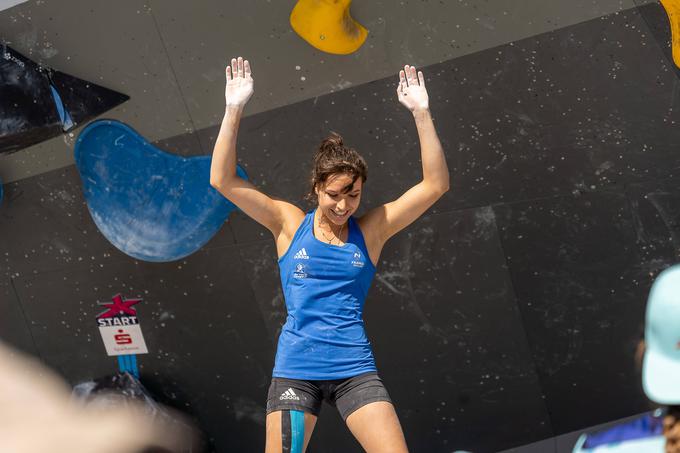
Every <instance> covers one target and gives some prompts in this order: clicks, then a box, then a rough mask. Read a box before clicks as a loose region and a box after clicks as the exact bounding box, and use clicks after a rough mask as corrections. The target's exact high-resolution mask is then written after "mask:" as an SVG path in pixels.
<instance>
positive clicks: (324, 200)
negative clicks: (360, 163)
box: [315, 173, 363, 225]
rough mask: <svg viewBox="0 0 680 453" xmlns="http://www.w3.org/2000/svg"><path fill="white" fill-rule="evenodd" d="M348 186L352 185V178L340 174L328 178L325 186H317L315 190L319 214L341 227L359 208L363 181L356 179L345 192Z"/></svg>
mask: <svg viewBox="0 0 680 453" xmlns="http://www.w3.org/2000/svg"><path fill="white" fill-rule="evenodd" d="M350 184H352V177H351V176H350V175H348V174H345V173H340V174H336V175H331V176H329V177H328V179H327V180H326V184H325V185H323V186H317V188H316V189H315V191H316V194H317V195H318V197H319V208H321V212H322V213H323V215H324V216H325V217H326V218H327V219H328V220H330V221H331V222H333V223H334V224H336V225H343V224H344V223H345V222H347V219H348V218H349V216H351V215H352V214H353V213H355V212H356V210H357V209H358V208H359V202H360V201H361V188H362V185H363V181H362V180H361V178H357V180H356V181H355V182H354V186H353V187H352V188H351V189H350V190H349V191H347V187H348V186H349V185H350ZM346 191H347V192H346Z"/></svg>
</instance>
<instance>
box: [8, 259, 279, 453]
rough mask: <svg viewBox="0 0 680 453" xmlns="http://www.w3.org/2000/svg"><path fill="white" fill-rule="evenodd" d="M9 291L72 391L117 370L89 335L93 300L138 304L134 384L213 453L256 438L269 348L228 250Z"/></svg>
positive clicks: (69, 273) (56, 276)
mask: <svg viewBox="0 0 680 453" xmlns="http://www.w3.org/2000/svg"><path fill="white" fill-rule="evenodd" d="M17 286H18V291H19V294H20V296H21V297H22V300H24V301H25V305H26V312H27V315H28V316H29V318H30V319H31V320H32V321H33V333H34V336H35V339H36V343H37V346H38V349H39V350H40V353H41V356H42V357H43V359H44V360H45V362H46V363H47V364H48V365H50V366H51V367H53V368H55V369H56V370H58V371H59V372H60V373H61V374H62V375H64V376H65V377H66V378H67V379H68V380H69V381H70V382H72V383H75V382H80V381H84V380H88V379H91V378H95V377H100V376H103V375H106V374H110V373H112V372H114V371H116V370H117V362H116V359H115V358H111V357H107V356H106V353H105V350H104V345H103V344H102V341H101V338H100V335H99V332H98V330H97V327H96V322H95V316H96V314H97V313H99V312H101V311H104V310H103V309H102V308H101V307H99V306H97V305H96V302H98V301H100V302H108V301H110V298H111V296H112V295H114V294H116V293H118V292H121V293H123V295H124V296H125V297H127V298H134V297H141V298H143V299H144V301H143V302H142V303H141V304H139V305H137V306H136V307H135V308H137V310H138V315H139V318H140V322H141V326H142V331H143V332H144V335H145V340H146V343H147V346H148V348H149V352H150V353H149V354H146V355H139V356H138V362H139V366H140V371H141V375H142V381H143V382H144V383H147V384H148V385H149V387H150V389H151V390H152V391H154V392H155V394H156V395H157V396H158V397H159V399H160V400H161V401H163V402H166V403H168V404H170V405H172V406H175V407H177V408H179V409H181V410H183V411H185V412H188V413H190V414H193V415H194V416H195V417H196V418H197V420H198V422H199V423H200V426H201V427H202V428H203V429H204V430H206V431H207V433H208V436H209V437H212V438H213V444H214V446H215V448H216V449H217V451H233V450H236V451H246V450H248V449H249V448H251V447H252V445H253V443H254V442H259V441H260V439H262V433H263V429H264V425H263V423H264V402H265V398H266V389H267V386H268V384H269V375H270V369H269V366H268V365H269V363H270V362H271V358H272V354H273V346H272V344H271V343H270V342H269V341H268V340H267V336H266V332H265V329H264V325H263V323H262V319H261V315H260V313H259V311H258V310H257V306H256V304H255V303H254V300H253V298H252V292H251V289H250V287H249V286H248V284H247V281H246V279H245V278H244V275H243V266H242V263H241V261H240V258H239V252H238V250H237V249H235V248H221V249H212V250H207V251H202V252H199V253H197V254H195V255H193V256H192V257H191V258H188V259H187V260H185V261H182V262H179V263H169V264H149V263H138V264H131V263H118V264H114V265H110V266H106V267H105V268H104V269H103V270H102V269H101V268H99V267H98V266H87V267H82V268H72V269H68V270H63V271H56V272H53V273H43V274H39V275H37V276H34V277H28V278H26V279H23V280H22V281H21V283H20V284H18V285H17ZM244 326H248V327H247V328H244ZM235 432H238V433H240V435H239V436H234V435H233V433H235Z"/></svg>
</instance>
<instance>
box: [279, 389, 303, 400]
mask: <svg viewBox="0 0 680 453" xmlns="http://www.w3.org/2000/svg"><path fill="white" fill-rule="evenodd" d="M279 399H280V400H296V401H300V397H299V396H297V395H296V394H295V392H294V391H293V389H291V388H289V389H288V390H286V391H285V392H283V393H282V394H281V396H280V397H279Z"/></svg>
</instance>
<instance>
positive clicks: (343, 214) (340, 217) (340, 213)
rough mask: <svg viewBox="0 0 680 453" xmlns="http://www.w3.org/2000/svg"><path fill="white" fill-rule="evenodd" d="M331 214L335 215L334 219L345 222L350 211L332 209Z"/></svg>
mask: <svg viewBox="0 0 680 453" xmlns="http://www.w3.org/2000/svg"><path fill="white" fill-rule="evenodd" d="M331 213H333V215H334V217H335V218H336V219H338V220H343V219H344V218H345V217H347V214H349V211H334V210H332V209H331Z"/></svg>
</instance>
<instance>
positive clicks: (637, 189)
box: [626, 178, 680, 262]
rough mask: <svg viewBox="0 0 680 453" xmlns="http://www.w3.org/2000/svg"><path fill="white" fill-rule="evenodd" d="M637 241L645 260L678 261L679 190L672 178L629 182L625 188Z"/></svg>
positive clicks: (679, 226) (679, 232) (679, 257)
mask: <svg viewBox="0 0 680 453" xmlns="http://www.w3.org/2000/svg"><path fill="white" fill-rule="evenodd" d="M626 193H627V195H628V198H629V200H630V204H631V210H632V213H633V220H634V225H635V231H636V233H637V237H638V241H639V242H640V243H641V244H644V247H643V248H642V251H643V253H644V254H645V256H648V257H649V258H648V259H649V260H652V259H655V258H656V259H659V260H661V262H673V261H678V260H680V190H679V189H678V182H677V179H676V178H669V179H666V180H661V181H649V182H645V183H640V184H632V185H631V186H629V187H628V188H627V189H626Z"/></svg>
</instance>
